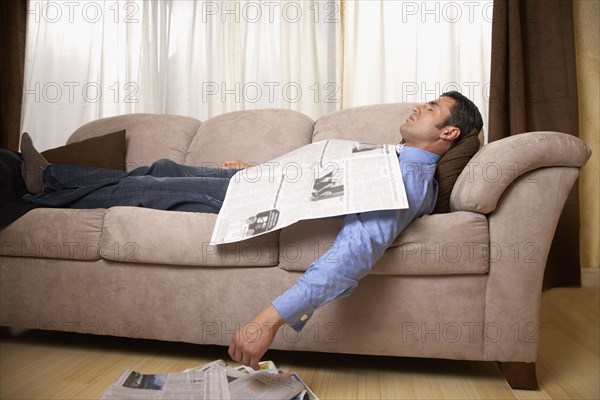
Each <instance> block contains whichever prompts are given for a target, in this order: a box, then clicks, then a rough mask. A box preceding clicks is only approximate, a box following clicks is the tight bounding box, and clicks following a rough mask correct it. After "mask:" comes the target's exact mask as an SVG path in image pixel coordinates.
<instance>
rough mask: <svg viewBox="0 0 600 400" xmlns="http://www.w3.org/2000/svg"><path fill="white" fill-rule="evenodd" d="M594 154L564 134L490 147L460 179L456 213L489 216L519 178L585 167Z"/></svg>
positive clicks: (518, 137) (526, 136)
mask: <svg viewBox="0 0 600 400" xmlns="http://www.w3.org/2000/svg"><path fill="white" fill-rule="evenodd" d="M590 155H591V151H590V149H589V148H588V147H587V146H586V144H585V143H584V142H583V141H582V140H581V139H579V138H577V137H575V136H572V135H567V134H565V133H560V132H529V133H523V134H519V135H515V136H511V137H508V138H505V139H501V140H498V141H496V142H493V143H490V144H487V145H485V146H483V147H482V148H481V150H479V152H478V153H477V154H475V156H474V157H473V158H472V159H471V161H470V162H469V163H468V164H467V166H466V167H465V169H464V170H463V171H462V173H461V174H460V176H459V177H458V179H457V181H456V184H455V185H454V189H453V190H452V195H451V196H450V208H451V210H452V211H472V212H478V213H482V214H487V213H490V212H491V211H493V210H494V209H496V205H497V203H498V200H499V198H500V196H501V195H502V193H504V191H505V189H506V188H507V187H508V186H509V185H510V184H511V183H512V182H513V181H514V180H515V179H517V178H518V177H519V176H521V175H523V174H525V173H526V172H528V171H531V170H534V169H537V168H543V167H576V168H580V167H582V166H583V165H584V164H585V163H586V161H587V160H588V158H590Z"/></svg>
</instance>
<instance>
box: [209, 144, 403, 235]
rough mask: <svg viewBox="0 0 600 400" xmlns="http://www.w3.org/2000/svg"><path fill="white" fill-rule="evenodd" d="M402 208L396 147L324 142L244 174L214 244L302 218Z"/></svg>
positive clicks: (228, 199)
mask: <svg viewBox="0 0 600 400" xmlns="http://www.w3.org/2000/svg"><path fill="white" fill-rule="evenodd" d="M400 208H408V200H407V199H406V192H405V189H404V182H403V180H402V173H401V172H400V165H399V162H398V156H397V155H396V146H395V145H384V144H371V143H363V142H356V141H349V140H325V141H320V142H315V143H311V144H309V145H306V146H303V147H301V148H299V149H297V150H295V151H292V152H290V153H288V154H285V155H284V156H282V157H279V158H276V159H274V160H271V161H268V162H265V163H262V164H259V165H256V166H252V167H250V168H247V169H245V170H241V171H239V172H238V173H237V174H236V175H235V176H234V177H233V178H232V179H231V181H230V184H229V187H228V189H227V194H226V196H225V201H224V202H223V206H222V208H221V211H220V212H219V215H218V217H217V222H216V224H215V228H214V230H213V234H212V237H211V244H213V245H214V244H221V243H231V242H236V241H240V240H244V239H248V238H249V237H252V236H257V235H261V234H264V233H267V232H271V231H273V230H276V229H280V228H283V227H285V226H288V225H291V224H293V223H294V222H297V221H299V220H302V219H312V218H323V217H332V216H336V215H345V214H351V213H356V212H366V211H374V210H384V209H400Z"/></svg>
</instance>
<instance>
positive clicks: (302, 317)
mask: <svg viewBox="0 0 600 400" xmlns="http://www.w3.org/2000/svg"><path fill="white" fill-rule="evenodd" d="M307 319H308V315H306V314H304V315H303V316H301V317H300V321H306V320H307Z"/></svg>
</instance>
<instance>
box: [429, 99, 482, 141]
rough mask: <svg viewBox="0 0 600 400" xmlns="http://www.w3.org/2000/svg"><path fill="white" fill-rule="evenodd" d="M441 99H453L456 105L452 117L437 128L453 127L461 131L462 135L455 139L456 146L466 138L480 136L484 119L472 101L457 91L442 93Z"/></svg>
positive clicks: (453, 107) (451, 111)
mask: <svg viewBox="0 0 600 400" xmlns="http://www.w3.org/2000/svg"><path fill="white" fill-rule="evenodd" d="M440 97H449V98H451V99H452V100H454V105H453V106H452V108H450V117H449V118H448V119H446V120H445V121H444V122H442V123H441V124H438V125H436V128H438V129H441V128H443V127H445V126H448V125H451V126H456V127H457V128H458V129H460V135H459V136H458V137H457V138H456V139H454V145H456V144H458V143H459V142H460V141H461V140H463V139H464V138H465V137H466V136H470V135H477V134H479V132H480V131H481V128H482V127H483V118H482V117H481V113H480V112H479V109H478V108H477V106H476V105H475V104H474V103H473V102H472V101H471V100H469V99H468V98H467V97H465V96H464V95H463V94H462V93H460V92H457V91H455V90H453V91H451V92H446V93H442V95H441V96H440Z"/></svg>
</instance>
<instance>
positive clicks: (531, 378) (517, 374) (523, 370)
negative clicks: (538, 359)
mask: <svg viewBox="0 0 600 400" xmlns="http://www.w3.org/2000/svg"><path fill="white" fill-rule="evenodd" d="M498 366H499V367H500V371H502V375H504V378H506V381H507V382H508V384H509V385H510V387H511V388H513V389H525V390H536V389H538V388H539V387H538V384H537V378H536V376H535V363H534V362H533V363H526V362H498Z"/></svg>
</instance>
